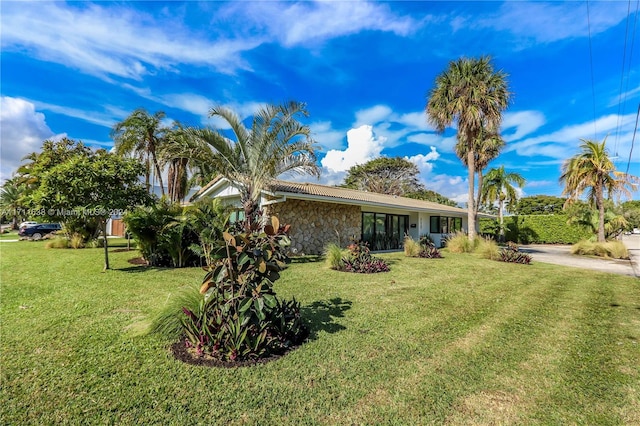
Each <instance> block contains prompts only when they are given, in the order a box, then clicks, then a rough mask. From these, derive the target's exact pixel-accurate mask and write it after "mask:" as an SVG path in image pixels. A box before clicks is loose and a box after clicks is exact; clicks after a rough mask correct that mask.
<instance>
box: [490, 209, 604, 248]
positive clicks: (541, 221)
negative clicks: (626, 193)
mask: <svg viewBox="0 0 640 426" xmlns="http://www.w3.org/2000/svg"><path fill="white" fill-rule="evenodd" d="M504 223H505V226H506V227H507V229H506V239H507V241H515V242H518V243H522V244H536V243H537V244H575V243H577V242H578V241H580V240H585V239H589V238H591V237H592V233H591V231H590V230H589V229H587V228H585V227H583V226H580V225H569V224H567V216H565V215H522V216H508V217H505V218H504ZM480 233H481V234H488V235H493V236H496V237H497V235H498V226H497V220H493V219H480Z"/></svg>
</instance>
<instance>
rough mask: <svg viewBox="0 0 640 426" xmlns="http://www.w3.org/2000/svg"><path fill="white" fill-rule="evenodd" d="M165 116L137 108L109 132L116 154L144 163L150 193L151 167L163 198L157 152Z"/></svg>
mask: <svg viewBox="0 0 640 426" xmlns="http://www.w3.org/2000/svg"><path fill="white" fill-rule="evenodd" d="M165 116H166V114H165V113H164V112H162V111H158V112H156V113H154V114H153V115H150V114H149V113H148V112H147V110H145V109H144V108H138V109H136V110H135V111H133V112H132V113H131V115H129V116H128V117H127V118H125V119H124V120H123V121H121V122H119V123H116V125H115V126H113V129H112V130H111V137H112V138H113V140H114V141H115V143H116V145H115V148H116V154H118V155H132V156H136V157H138V158H139V159H140V161H142V162H143V163H144V165H145V183H146V186H147V191H148V192H150V193H151V183H150V176H151V173H152V171H151V168H152V167H153V170H154V171H155V178H157V179H158V182H159V183H160V192H161V194H162V196H164V185H163V183H162V169H161V168H160V164H159V162H158V158H157V152H158V149H159V148H160V146H161V145H162V140H163V136H164V132H165V131H166V128H164V127H162V120H163V119H164V118H165ZM155 178H154V182H155Z"/></svg>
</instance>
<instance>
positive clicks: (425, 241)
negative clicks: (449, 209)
mask: <svg viewBox="0 0 640 426" xmlns="http://www.w3.org/2000/svg"><path fill="white" fill-rule="evenodd" d="M420 245H421V246H422V247H435V246H436V243H435V241H433V238H431V235H429V234H423V235H420Z"/></svg>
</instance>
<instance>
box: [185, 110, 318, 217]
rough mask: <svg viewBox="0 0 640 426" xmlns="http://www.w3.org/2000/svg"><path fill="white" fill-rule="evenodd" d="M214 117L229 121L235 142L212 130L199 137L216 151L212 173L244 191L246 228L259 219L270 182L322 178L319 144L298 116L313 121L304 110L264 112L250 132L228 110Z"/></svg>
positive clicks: (205, 131) (214, 111)
mask: <svg viewBox="0 0 640 426" xmlns="http://www.w3.org/2000/svg"><path fill="white" fill-rule="evenodd" d="M209 115H210V116H212V117H213V116H215V117H220V118H222V119H223V120H225V121H226V122H227V123H228V124H229V126H230V128H231V132H232V133H233V137H234V138H235V140H231V139H229V138H227V137H225V136H224V135H223V134H222V133H220V132H218V131H213V130H211V129H202V130H199V131H197V132H196V135H198V136H199V137H200V138H201V139H202V140H204V141H205V142H206V143H208V144H209V145H210V146H211V147H212V148H213V149H214V150H215V152H214V154H213V155H212V156H211V159H210V163H211V164H212V166H213V168H214V169H215V170H217V171H218V173H219V174H220V175H222V176H224V177H225V178H227V179H229V181H230V182H231V183H232V184H234V185H236V186H237V188H238V189H239V190H240V196H241V202H242V207H243V209H244V213H245V219H246V220H247V222H246V226H247V228H250V227H251V225H252V222H253V221H255V219H256V218H255V217H254V216H255V214H256V212H257V211H258V200H259V198H260V193H261V191H262V190H263V189H264V188H265V186H266V185H267V184H268V183H269V181H270V180H272V179H274V178H276V177H278V176H280V175H281V174H283V173H285V172H294V173H310V174H312V175H315V176H319V175H320V168H319V167H318V165H317V163H316V156H315V149H316V143H315V141H314V140H313V139H312V138H311V137H310V129H309V126H307V125H304V124H302V123H300V122H299V121H298V117H299V116H303V117H306V116H308V113H307V110H306V108H305V105H304V104H302V103H299V102H294V101H291V102H289V103H286V104H282V105H266V106H264V107H261V108H260V109H259V110H258V111H257V112H256V113H255V115H254V117H253V120H252V123H251V128H247V127H245V125H244V124H243V123H242V121H241V120H240V117H239V116H238V115H237V114H236V113H235V112H233V111H232V110H230V109H228V108H225V107H220V106H219V107H214V108H212V109H211V111H210V113H209Z"/></svg>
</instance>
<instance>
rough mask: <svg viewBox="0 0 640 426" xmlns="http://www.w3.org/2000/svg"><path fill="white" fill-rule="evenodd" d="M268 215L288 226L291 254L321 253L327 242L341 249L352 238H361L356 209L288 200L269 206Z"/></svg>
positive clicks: (342, 205) (357, 208) (333, 204)
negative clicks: (289, 229) (289, 226)
mask: <svg viewBox="0 0 640 426" xmlns="http://www.w3.org/2000/svg"><path fill="white" fill-rule="evenodd" d="M268 213H269V214H270V215H274V216H277V217H278V219H279V220H280V223H288V224H290V225H291V233H290V237H291V251H292V252H293V253H294V254H320V253H322V250H323V248H324V246H325V245H326V244H327V243H330V242H336V243H337V242H338V234H339V238H340V243H341V245H342V246H343V247H344V246H346V245H347V244H348V243H349V242H350V241H351V237H352V236H354V235H355V237H356V238H357V239H359V238H360V232H361V231H362V214H361V211H360V207H359V206H350V205H344V204H335V203H323V202H316V201H306V200H287V201H285V202H284V203H277V204H272V205H270V206H269V209H268Z"/></svg>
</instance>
